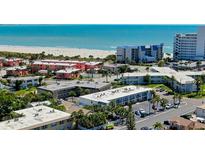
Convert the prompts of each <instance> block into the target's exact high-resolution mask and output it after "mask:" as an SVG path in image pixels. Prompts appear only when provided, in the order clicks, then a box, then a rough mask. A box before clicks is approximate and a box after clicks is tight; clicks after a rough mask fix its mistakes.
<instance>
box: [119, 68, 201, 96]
mask: <svg viewBox="0 0 205 154" xmlns="http://www.w3.org/2000/svg"><path fill="white" fill-rule="evenodd" d="M150 70H151V71H150V72H147V73H146V72H133V73H124V75H123V77H122V78H121V81H122V82H123V83H124V84H128V85H130V84H131V85H140V84H147V81H146V80H145V77H149V81H150V83H154V84H157V83H167V84H168V85H172V84H173V85H172V86H173V87H172V89H173V90H174V91H176V92H182V93H190V92H194V91H196V90H197V86H196V82H195V78H196V77H197V76H202V75H205V71H175V70H173V69H171V68H169V67H151V68H150ZM173 77H174V81H172V78H173Z"/></svg>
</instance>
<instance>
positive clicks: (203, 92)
mask: <svg viewBox="0 0 205 154" xmlns="http://www.w3.org/2000/svg"><path fill="white" fill-rule="evenodd" d="M183 96H185V97H188V98H205V84H203V85H202V86H201V91H200V92H198V93H197V92H192V93H190V94H184V95H183Z"/></svg>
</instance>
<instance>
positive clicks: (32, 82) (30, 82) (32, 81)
mask: <svg viewBox="0 0 205 154" xmlns="http://www.w3.org/2000/svg"><path fill="white" fill-rule="evenodd" d="M39 78H43V77H42V76H27V77H9V78H7V80H8V81H9V84H10V86H11V87H15V86H16V82H17V81H21V82H22V83H21V85H20V88H21V89H25V88H28V87H29V86H38V85H39Z"/></svg>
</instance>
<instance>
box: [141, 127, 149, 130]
mask: <svg viewBox="0 0 205 154" xmlns="http://www.w3.org/2000/svg"><path fill="white" fill-rule="evenodd" d="M140 129H141V130H149V127H147V126H145V127H142V128H140Z"/></svg>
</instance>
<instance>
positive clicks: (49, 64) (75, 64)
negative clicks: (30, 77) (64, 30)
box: [31, 60, 102, 72]
mask: <svg viewBox="0 0 205 154" xmlns="http://www.w3.org/2000/svg"><path fill="white" fill-rule="evenodd" d="M101 67H102V63H101V62H86V61H71V60H41V61H35V62H34V63H33V64H31V70H32V72H38V71H39V70H51V71H58V70H63V69H67V68H75V69H80V70H81V71H86V70H89V69H99V68H101Z"/></svg>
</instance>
